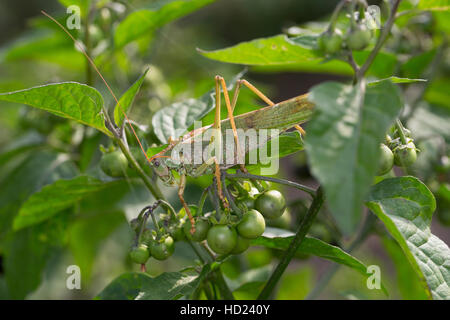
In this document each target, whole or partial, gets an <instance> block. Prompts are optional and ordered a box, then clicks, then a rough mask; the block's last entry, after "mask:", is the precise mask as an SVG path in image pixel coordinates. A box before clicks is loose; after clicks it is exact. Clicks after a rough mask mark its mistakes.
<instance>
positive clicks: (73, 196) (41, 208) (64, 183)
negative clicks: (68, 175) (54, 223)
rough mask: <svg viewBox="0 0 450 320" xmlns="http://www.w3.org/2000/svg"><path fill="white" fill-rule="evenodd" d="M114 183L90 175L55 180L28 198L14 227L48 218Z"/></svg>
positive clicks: (17, 227) (115, 182) (18, 227)
mask: <svg viewBox="0 0 450 320" xmlns="http://www.w3.org/2000/svg"><path fill="white" fill-rule="evenodd" d="M113 184H117V181H113V182H109V183H104V182H102V181H100V180H97V179H94V178H92V177H89V176H79V177H76V178H74V179H71V180H58V181H55V182H54V183H53V184H50V185H47V186H45V187H44V188H42V190H41V191H39V192H36V193H34V194H33V195H32V196H31V197H30V198H28V200H27V201H26V202H25V203H24V204H23V205H22V207H21V208H20V211H19V213H18V214H17V216H16V218H15V219H14V223H13V227H14V229H15V230H19V229H22V228H25V227H28V226H30V225H33V224H36V223H39V222H42V221H44V220H47V219H49V218H51V217H53V216H54V215H55V214H57V213H59V212H61V211H63V210H64V209H67V208H70V207H71V206H72V205H74V204H75V203H76V202H78V201H80V200H81V199H83V198H84V197H86V196H88V195H91V194H92V193H95V192H98V191H100V190H102V189H105V188H107V187H109V186H111V185H113Z"/></svg>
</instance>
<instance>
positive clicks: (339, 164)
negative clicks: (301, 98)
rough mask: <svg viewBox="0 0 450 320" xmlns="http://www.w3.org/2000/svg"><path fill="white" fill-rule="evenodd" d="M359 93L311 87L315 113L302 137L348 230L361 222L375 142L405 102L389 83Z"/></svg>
mask: <svg viewBox="0 0 450 320" xmlns="http://www.w3.org/2000/svg"><path fill="white" fill-rule="evenodd" d="M363 94H364V93H363V92H362V90H361V89H358V88H357V87H353V86H350V85H344V84H341V83H337V82H328V83H324V84H320V85H318V86H316V87H314V88H313V89H312V90H311V92H310V96H309V99H310V100H311V101H313V102H314V103H315V104H316V107H317V112H316V114H315V115H314V116H313V118H312V119H311V121H310V123H309V124H308V129H307V131H308V135H307V137H306V139H305V147H306V150H307V155H308V161H309V164H310V168H311V171H312V173H313V175H314V176H315V177H316V178H317V179H318V180H319V181H320V183H321V184H322V185H323V186H324V189H325V194H326V198H327V202H328V205H329V209H330V210H331V212H332V214H333V216H334V218H335V219H336V222H337V223H338V225H339V227H340V228H341V229H342V231H343V232H344V233H346V234H349V233H352V232H353V231H354V230H355V228H356V227H357V225H358V223H359V220H360V217H361V209H362V204H363V200H364V198H365V196H366V194H367V192H368V190H369V187H370V185H371V183H372V181H373V178H374V176H375V172H376V170H377V167H378V157H379V144H380V143H381V142H382V140H383V139H384V137H385V133H386V131H387V129H388V128H389V127H390V125H391V124H392V123H393V121H394V120H395V118H396V117H397V114H398V113H399V111H400V108H401V107H402V105H403V104H402V101H401V98H400V94H399V91H398V88H397V87H396V86H395V85H393V84H392V83H391V82H389V81H382V82H380V83H379V84H378V85H376V86H372V87H369V88H367V90H366V93H365V96H364V97H363Z"/></svg>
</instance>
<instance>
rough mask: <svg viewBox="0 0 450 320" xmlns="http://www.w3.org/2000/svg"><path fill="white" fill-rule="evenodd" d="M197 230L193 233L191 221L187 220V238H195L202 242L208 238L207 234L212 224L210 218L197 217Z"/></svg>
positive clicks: (184, 227)
mask: <svg viewBox="0 0 450 320" xmlns="http://www.w3.org/2000/svg"><path fill="white" fill-rule="evenodd" d="M194 226H195V232H194V233H193V234H192V233H191V222H190V221H189V220H187V221H186V222H185V223H184V226H183V229H184V234H185V235H186V238H188V239H189V240H193V241H196V242H200V241H203V240H205V239H206V235H207V234H208V230H209V228H210V224H209V222H208V220H205V219H199V218H197V219H196V220H195V225H194Z"/></svg>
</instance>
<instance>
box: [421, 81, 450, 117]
mask: <svg viewBox="0 0 450 320" xmlns="http://www.w3.org/2000/svg"><path fill="white" fill-rule="evenodd" d="M449 86H450V80H449V79H448V78H438V79H435V80H433V82H431V83H430V85H429V87H428V88H427V91H426V93H425V100H427V101H428V102H430V103H434V104H437V105H440V106H443V107H446V108H447V109H448V110H450V93H449V90H448V88H449Z"/></svg>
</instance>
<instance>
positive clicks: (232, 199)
mask: <svg viewBox="0 0 450 320" xmlns="http://www.w3.org/2000/svg"><path fill="white" fill-rule="evenodd" d="M222 189H223V192H224V194H225V197H227V199H228V202H229V203H230V206H231V209H233V211H234V212H235V213H236V214H237V215H238V216H239V218H241V217H242V210H241V209H240V208H239V207H238V206H237V205H236V202H234V198H233V196H232V195H231V194H230V191H229V190H228V188H227V184H226V183H225V174H222Z"/></svg>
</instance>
